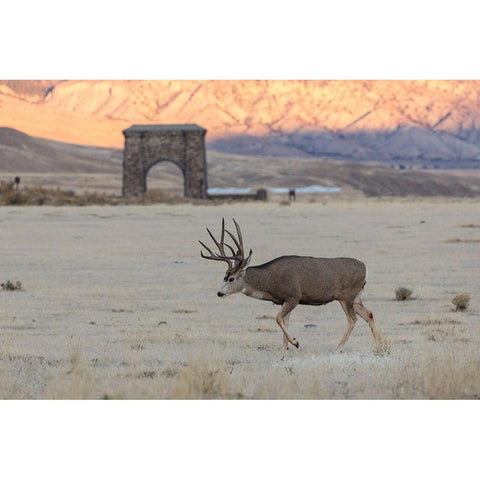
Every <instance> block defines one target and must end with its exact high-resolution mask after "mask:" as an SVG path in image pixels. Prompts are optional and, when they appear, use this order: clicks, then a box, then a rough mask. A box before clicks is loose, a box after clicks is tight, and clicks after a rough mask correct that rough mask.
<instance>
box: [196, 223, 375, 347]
mask: <svg viewBox="0 0 480 480" xmlns="http://www.w3.org/2000/svg"><path fill="white" fill-rule="evenodd" d="M232 220H233V222H234V224H235V228H236V231H237V237H235V236H234V235H233V234H232V233H231V232H230V231H229V230H226V229H225V219H222V231H221V234H220V241H218V240H217V239H216V238H215V237H214V235H213V234H212V232H211V231H210V230H209V229H208V228H207V232H208V234H209V235H210V237H211V239H212V240H213V242H214V244H215V246H216V247H217V249H218V253H215V252H213V251H212V250H211V249H210V248H209V247H207V246H206V245H205V244H204V243H203V242H202V241H200V240H199V242H200V244H201V245H202V247H203V248H205V249H206V250H207V252H208V253H209V255H204V253H203V250H200V255H201V257H202V258H204V259H207V260H215V261H221V262H225V263H227V265H228V268H227V271H226V273H225V277H224V278H223V282H222V284H221V285H220V287H219V289H218V292H217V295H218V296H219V297H221V298H224V297H227V296H229V295H232V294H235V293H239V292H241V293H243V294H244V295H246V296H248V297H252V298H255V299H258V300H264V301H270V302H273V303H274V304H275V305H281V309H280V311H279V312H278V314H277V316H276V321H277V324H278V326H279V327H280V328H281V330H282V332H283V348H284V349H285V350H288V349H289V344H291V345H293V346H294V347H296V348H298V347H299V342H298V340H297V339H296V338H293V337H292V336H291V335H290V334H289V332H288V330H287V328H288V326H289V318H290V314H291V313H292V311H293V309H294V308H295V307H296V306H297V305H313V306H318V305H325V304H327V303H330V302H333V301H338V302H339V303H340V305H341V307H342V309H343V311H344V312H345V315H346V316H347V329H346V331H345V333H344V335H343V337H342V338H341V340H340V343H339V344H338V347H337V348H336V352H339V353H340V352H342V351H343V347H344V345H345V342H346V341H347V340H348V338H349V336H350V334H351V333H352V330H353V327H354V326H355V323H356V321H357V315H359V316H360V317H362V318H363V319H364V320H365V321H366V322H367V324H368V326H369V327H370V330H371V332H372V335H373V338H374V340H375V341H378V339H379V338H380V337H379V334H378V331H377V329H376V325H375V320H374V317H373V313H372V312H371V311H370V310H368V309H367V308H366V307H365V306H364V304H363V303H362V300H361V298H360V297H361V294H362V293H363V290H364V287H365V284H366V282H367V276H368V270H367V267H366V265H365V264H364V263H363V262H361V261H360V260H357V259H355V258H349V257H339V258H321V257H308V256H298V255H284V256H281V257H277V258H274V259H273V260H270V261H269V262H267V263H264V264H262V265H257V266H253V267H250V266H249V265H250V260H251V258H252V250H251V249H250V251H249V254H248V256H247V257H246V258H245V250H244V247H243V238H242V233H241V230H240V226H239V225H238V223H237V222H236V221H235V219H232ZM225 233H226V234H227V235H228V236H229V237H230V239H231V240H232V241H233V245H234V247H235V248H234V247H232V246H231V245H229V244H228V243H226V242H225ZM225 248H227V249H228V250H229V252H228V253H227V252H225Z"/></svg>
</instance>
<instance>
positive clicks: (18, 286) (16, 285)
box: [1, 280, 23, 291]
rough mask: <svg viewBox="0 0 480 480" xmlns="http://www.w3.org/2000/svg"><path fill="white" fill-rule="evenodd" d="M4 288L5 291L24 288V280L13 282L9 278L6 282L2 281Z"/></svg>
mask: <svg viewBox="0 0 480 480" xmlns="http://www.w3.org/2000/svg"><path fill="white" fill-rule="evenodd" d="M1 287H2V290H5V291H14V290H22V289H23V287H22V282H20V281H18V280H17V281H16V282H15V283H13V282H11V281H10V280H7V281H6V282H5V283H2V285H1Z"/></svg>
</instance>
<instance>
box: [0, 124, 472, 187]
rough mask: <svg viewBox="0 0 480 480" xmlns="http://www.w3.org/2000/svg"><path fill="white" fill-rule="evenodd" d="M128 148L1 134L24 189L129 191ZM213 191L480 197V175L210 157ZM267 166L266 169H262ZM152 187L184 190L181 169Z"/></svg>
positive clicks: (156, 171) (155, 175) (167, 170)
mask: <svg viewBox="0 0 480 480" xmlns="http://www.w3.org/2000/svg"><path fill="white" fill-rule="evenodd" d="M121 160H122V150H119V149H110V148H101V147H92V146H90V147H87V146H81V145H74V144H68V143H60V142H55V141H51V140H45V139H41V138H35V137H30V136H29V135H26V134H24V133H21V132H19V131H16V130H13V129H9V128H0V174H2V177H1V178H2V179H3V177H6V178H8V179H10V178H11V177H12V176H13V175H14V174H19V173H22V183H23V184H25V185H28V184H40V185H44V186H53V187H60V188H63V189H69V190H70V189H73V190H75V191H80V190H85V189H87V190H89V189H91V190H99V191H100V190H102V191H114V192H118V193H119V192H120V191H121V179H122V169H121ZM207 162H208V169H209V186H210V187H234V186H239V187H253V188H255V187H263V186H266V187H281V186H282V187H304V186H309V185H314V184H317V185H324V186H337V187H342V189H343V193H342V194H344V195H347V196H349V195H358V194H364V195H372V196H379V195H398V196H404V195H419V196H438V195H445V196H478V195H480V170H476V171H472V172H468V173H465V174H462V173H461V171H455V172H457V173H456V174H454V173H453V172H452V171H450V173H446V172H444V171H435V172H433V171H428V172H427V171H418V170H416V171H413V170H405V171H399V170H395V169H392V168H389V167H385V166H382V165H379V164H370V163H355V162H345V161H340V160H325V159H323V158H299V157H273V156H270V157H265V156H255V155H235V154H228V153H224V152H218V151H215V150H209V151H208V153H207ZM259 165H262V166H263V168H259ZM148 186H149V187H150V188H162V189H165V190H167V191H171V192H172V193H177V194H181V193H182V192H183V180H182V178H181V172H180V170H179V169H178V167H176V166H174V165H172V164H162V165H159V166H156V167H154V168H153V169H152V172H151V174H150V175H149V178H148Z"/></svg>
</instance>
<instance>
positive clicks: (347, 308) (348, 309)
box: [337, 300, 357, 352]
mask: <svg viewBox="0 0 480 480" xmlns="http://www.w3.org/2000/svg"><path fill="white" fill-rule="evenodd" d="M339 303H340V305H341V306H342V308H343V311H344V312H345V315H346V316H347V321H348V326H347V330H346V331H345V333H344V334H343V337H342V339H341V340H340V343H339V344H338V347H337V352H341V351H342V348H343V346H344V345H345V342H346V341H347V340H348V337H349V336H350V334H351V333H352V330H353V327H354V326H355V322H356V321H357V316H356V315H355V311H354V310H353V304H351V303H347V302H346V301H344V300H339Z"/></svg>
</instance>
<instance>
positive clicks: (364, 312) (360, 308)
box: [353, 296, 378, 341]
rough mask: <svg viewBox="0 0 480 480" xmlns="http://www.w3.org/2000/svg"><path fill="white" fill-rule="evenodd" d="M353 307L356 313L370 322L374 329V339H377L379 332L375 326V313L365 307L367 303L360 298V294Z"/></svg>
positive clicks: (369, 324) (372, 329) (371, 327)
mask: <svg viewBox="0 0 480 480" xmlns="http://www.w3.org/2000/svg"><path fill="white" fill-rule="evenodd" d="M353 309H354V310H355V313H357V314H358V315H360V316H361V317H362V318H363V319H364V320H365V321H366V322H367V323H368V326H369V327H370V330H371V331H372V335H373V339H374V340H375V341H377V338H378V332H377V328H376V326H375V319H374V318H373V313H372V312H371V311H370V310H368V309H367V308H366V307H365V305H364V304H363V303H362V300H361V299H360V296H358V297H357V298H356V299H355V301H354V302H353Z"/></svg>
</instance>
